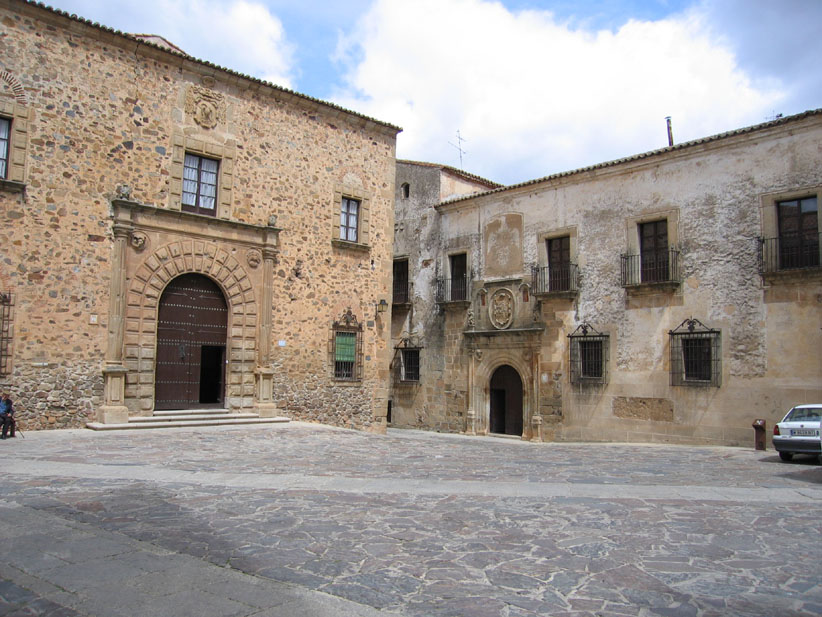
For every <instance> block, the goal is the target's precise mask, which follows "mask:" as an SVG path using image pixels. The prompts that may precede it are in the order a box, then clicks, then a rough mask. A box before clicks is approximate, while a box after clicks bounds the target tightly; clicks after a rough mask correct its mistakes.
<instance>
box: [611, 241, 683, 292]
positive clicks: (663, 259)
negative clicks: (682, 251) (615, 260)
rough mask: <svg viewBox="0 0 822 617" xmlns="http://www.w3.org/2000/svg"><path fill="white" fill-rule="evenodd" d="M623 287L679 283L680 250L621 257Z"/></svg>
mask: <svg viewBox="0 0 822 617" xmlns="http://www.w3.org/2000/svg"><path fill="white" fill-rule="evenodd" d="M620 257H621V260H622V286H623V287H633V286H635V285H646V284H649V283H679V282H680V280H681V273H680V264H679V250H677V249H668V250H667V251H653V252H648V253H641V254H639V255H621V256H620Z"/></svg>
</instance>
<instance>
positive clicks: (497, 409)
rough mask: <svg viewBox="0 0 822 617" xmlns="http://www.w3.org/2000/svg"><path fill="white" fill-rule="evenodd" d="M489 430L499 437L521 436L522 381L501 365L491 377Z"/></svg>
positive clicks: (517, 374) (511, 370)
mask: <svg viewBox="0 0 822 617" xmlns="http://www.w3.org/2000/svg"><path fill="white" fill-rule="evenodd" d="M489 386H490V387H489V393H490V397H491V398H490V404H491V415H490V418H489V429H490V431H491V432H492V433H497V434H499V435H522V380H521V379H520V377H519V373H517V371H516V370H515V369H514V368H513V367H511V366H508V365H503V366H501V367H499V368H498V369H497V370H495V371H494V374H493V375H491V382H490V384H489Z"/></svg>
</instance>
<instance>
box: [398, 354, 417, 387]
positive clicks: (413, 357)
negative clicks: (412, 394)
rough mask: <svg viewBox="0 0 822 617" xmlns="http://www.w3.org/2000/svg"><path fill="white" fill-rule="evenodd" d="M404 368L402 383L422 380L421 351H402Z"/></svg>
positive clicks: (401, 374) (401, 376) (401, 372)
mask: <svg viewBox="0 0 822 617" xmlns="http://www.w3.org/2000/svg"><path fill="white" fill-rule="evenodd" d="M400 351H401V352H402V353H401V354H400V356H401V358H402V366H401V369H400V381H419V380H420V350H419V349H402V350H400Z"/></svg>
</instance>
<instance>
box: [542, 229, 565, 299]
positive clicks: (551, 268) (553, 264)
mask: <svg viewBox="0 0 822 617" xmlns="http://www.w3.org/2000/svg"><path fill="white" fill-rule="evenodd" d="M545 244H546V250H547V251H548V291H569V290H570V289H571V237H570V236H562V237H561V238H549V239H548V240H546V241H545Z"/></svg>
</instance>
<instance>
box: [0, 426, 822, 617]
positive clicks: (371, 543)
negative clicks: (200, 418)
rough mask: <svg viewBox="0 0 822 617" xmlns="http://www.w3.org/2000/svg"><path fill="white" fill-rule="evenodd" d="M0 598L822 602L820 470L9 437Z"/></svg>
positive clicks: (495, 443) (143, 610)
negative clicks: (11, 438)
mask: <svg viewBox="0 0 822 617" xmlns="http://www.w3.org/2000/svg"><path fill="white" fill-rule="evenodd" d="M0 453H2V459H3V461H4V463H5V468H6V475H5V476H4V480H3V484H4V486H3V489H2V493H0V520H2V523H0V547H1V548H0V616H4V615H53V616H74V615H100V616H104V615H105V616H108V615H112V616H114V615H116V616H121V615H122V616H128V617H139V616H141V615H172V616H177V615H196V616H198V617H208V616H210V615H214V616H228V615H255V616H257V617H274V616H286V615H287V616H288V617H300V616H302V615H305V616H311V617H318V616H325V615H328V616H330V615H334V616H335V617H340V616H345V615H351V616H355V615H356V616H357V617H376V616H383V615H385V616H387V615H402V616H405V617H429V616H430V617H446V616H449V617H451V616H454V617H456V616H465V617H486V616H487V617H521V616H522V617H524V616H532V615H552V616H564V615H568V616H571V615H573V616H577V617H596V616H612V615H613V616H616V615H641V616H657V615H658V616H666V617H678V616H683V617H690V616H706V617H707V616H714V615H715V616H723V617H726V616H763V617H765V616H767V617H773V616H779V617H790V616H793V615H796V616H800V615H822V575H821V574H820V573H821V572H822V566H820V564H822V516H820V513H822V508H820V506H822V467H820V466H819V464H818V463H817V461H816V460H813V459H810V458H808V459H806V460H802V459H800V458H799V457H797V460H796V461H795V462H794V463H790V464H787V463H782V462H780V461H779V458H778V457H777V456H776V455H775V453H774V452H773V451H772V450H771V451H767V452H755V451H753V450H752V449H743V448H715V447H705V448H698V447H682V446H677V447H668V446H659V445H614V444H566V443H563V444H531V443H525V442H521V441H517V440H511V439H503V438H485V437H465V436H457V435H439V434H435V433H423V432H418V431H395V430H390V431H389V434H388V435H387V436H377V435H370V434H366V433H360V432H354V431H346V430H339V429H331V428H327V427H321V426H315V425H307V424H300V423H291V424H289V425H277V426H262V427H219V428H198V429H175V430H155V431H123V432H116V433H94V432H90V431H81V430H72V431H50V432H27V433H26V434H25V438H19V437H18V438H16V439H13V440H7V441H5V442H2V443H0Z"/></svg>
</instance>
